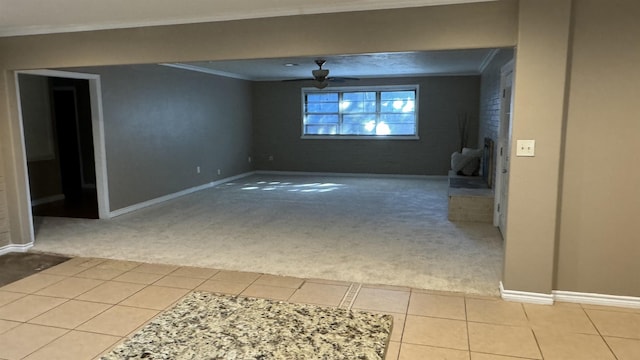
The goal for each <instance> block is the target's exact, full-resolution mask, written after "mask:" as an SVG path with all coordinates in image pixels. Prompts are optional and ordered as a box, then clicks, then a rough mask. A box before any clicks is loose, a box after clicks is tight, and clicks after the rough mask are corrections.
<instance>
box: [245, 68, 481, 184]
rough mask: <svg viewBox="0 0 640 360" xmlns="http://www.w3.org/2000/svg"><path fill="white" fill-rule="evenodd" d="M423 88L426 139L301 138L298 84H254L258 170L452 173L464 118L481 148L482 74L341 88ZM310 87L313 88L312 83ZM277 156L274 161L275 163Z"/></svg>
mask: <svg viewBox="0 0 640 360" xmlns="http://www.w3.org/2000/svg"><path fill="white" fill-rule="evenodd" d="M392 84H393V85H396V84H419V86H420V90H419V91H420V98H419V104H418V106H419V110H418V111H419V127H418V129H419V136H420V140H364V139H363V140H341V139H336V140H320V139H300V135H301V127H302V125H301V121H302V120H301V119H302V105H301V101H302V100H301V87H302V86H304V85H305V84H304V83H297V82H257V83H254V84H253V112H254V114H253V131H254V133H253V136H254V141H253V146H254V147H253V154H254V157H255V166H256V169H258V170H280V171H319V172H346V173H371V174H416V175H418V174H420V175H446V174H447V171H448V170H449V168H450V159H451V153H452V152H454V151H456V150H457V147H458V142H459V141H458V130H457V128H458V114H460V113H464V112H466V113H468V114H469V115H470V118H471V120H472V121H471V123H470V134H469V141H470V143H469V145H470V146H472V147H475V146H477V143H476V139H477V137H478V133H477V127H478V123H477V119H478V108H479V103H478V99H479V96H480V77H479V76H442V77H421V78H396V79H390V78H389V79H362V80H360V81H353V82H351V83H346V84H344V85H342V84H341V86H369V85H392ZM307 86H308V85H307ZM269 156H273V161H269Z"/></svg>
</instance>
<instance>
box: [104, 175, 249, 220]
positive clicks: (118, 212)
mask: <svg viewBox="0 0 640 360" xmlns="http://www.w3.org/2000/svg"><path fill="white" fill-rule="evenodd" d="M253 174H254V172H253V171H250V172H246V173H242V174H238V175H235V176H230V177H228V178H224V179H220V180H216V181H212V182H210V183H207V184H203V185H199V186H195V187H192V188H189V189H185V190H182V191H178V192H175V193H173V194H168V195H164V196H161V197H158V198H155V199H151V200H147V201H145V202H141V203H138V204H134V205H131V206H127V207H125V208H122V209H118V210H114V211H111V212H110V213H109V217H110V218H113V217H116V216H120V215H124V214H127V213H130V212H133V211H136V210H140V209H143V208H146V207H149V206H152V205H156V204H160V203H163V202H165V201H169V200H173V199H176V198H179V197H181V196H185V195H189V194H191V193H194V192H196V191H201V190H205V189H209V188H212V187H214V186H218V185H220V184H224V183H228V182H230V181H234V180H237V179H241V178H244V177H247V176H250V175H253Z"/></svg>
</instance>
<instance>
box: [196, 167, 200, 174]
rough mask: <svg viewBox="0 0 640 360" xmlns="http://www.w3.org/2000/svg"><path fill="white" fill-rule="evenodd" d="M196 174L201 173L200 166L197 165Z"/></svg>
mask: <svg viewBox="0 0 640 360" xmlns="http://www.w3.org/2000/svg"><path fill="white" fill-rule="evenodd" d="M196 174H200V166H196Z"/></svg>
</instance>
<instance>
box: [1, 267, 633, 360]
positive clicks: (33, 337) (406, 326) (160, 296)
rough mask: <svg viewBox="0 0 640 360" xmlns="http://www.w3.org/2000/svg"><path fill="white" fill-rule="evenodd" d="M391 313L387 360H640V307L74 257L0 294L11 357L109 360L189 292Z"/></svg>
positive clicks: (6, 354) (4, 342)
mask: <svg viewBox="0 0 640 360" xmlns="http://www.w3.org/2000/svg"><path fill="white" fill-rule="evenodd" d="M194 289H197V290H207V291H212V292H220V293H227V294H242V295H246V296H253V297H266V298H272V299H278V300H288V301H292V302H302V303H312V304H319V305H326V306H339V307H343V308H353V309H362V310H369V311H374V312H384V313H389V314H392V315H393V316H394V330H393V333H392V336H391V342H390V345H389V348H388V351H387V359H393V360H397V359H402V360H409V359H449V360H455V359H465V360H509V359H513V360H516V359H520V360H522V359H547V360H556V359H558V360H572V359H580V360H586V359H598V360H606V359H617V360H630V359H640V309H624V308H609V307H601V306H587V305H578V304H556V305H554V306H542V305H530V304H520V303H512V302H505V301H502V300H500V299H497V298H487V297H475V296H463V295H460V294H450V293H437V292H430V291H424V290H417V289H410V288H400V287H389V286H370V285H362V284H355V283H344V282H335V281H326V280H317V279H297V278H290V277H278V276H272V275H263V274H256V273H243V272H234V271H223V270H214V269H202V268H189V267H177V266H169V265H160V264H142V263H135V262H128V261H115V260H104V259H88V258H74V259H71V260H69V261H67V262H65V263H62V264H60V265H57V266H55V267H52V268H49V269H47V270H45V271H42V272H40V273H38V274H35V275H32V276H29V277H27V278H24V279H22V280H19V281H17V282H14V283H11V284H8V285H6V286H4V287H1V288H0V359H3V360H5V359H6V360H9V359H11V360H13V359H29V360H34V359H47V360H55V359H64V360H74V359H82V360H92V359H98V358H99V357H100V355H101V354H103V353H105V352H107V351H108V350H109V349H110V348H112V347H113V346H114V345H115V344H117V343H118V342H120V341H121V340H123V339H124V338H125V337H127V336H128V335H129V334H131V333H132V332H135V331H136V330H137V329H139V328H140V327H141V326H143V325H144V324H145V323H146V322H148V321H149V320H150V319H152V318H153V317H154V316H156V315H158V314H159V313H160V312H162V311H163V310H165V309H167V308H168V307H170V306H171V305H172V304H174V303H175V302H176V301H178V300H179V299H180V298H182V297H183V296H184V295H185V294H187V293H188V292H190V291H192V290H194Z"/></svg>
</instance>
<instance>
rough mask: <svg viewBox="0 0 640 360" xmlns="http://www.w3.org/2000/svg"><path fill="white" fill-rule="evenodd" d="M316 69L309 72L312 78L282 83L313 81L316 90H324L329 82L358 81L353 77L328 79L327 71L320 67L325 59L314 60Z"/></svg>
mask: <svg viewBox="0 0 640 360" xmlns="http://www.w3.org/2000/svg"><path fill="white" fill-rule="evenodd" d="M314 62H315V63H316V65H318V68H317V69H315V70H312V71H311V75H312V76H313V78H304V79H289V80H284V81H309V80H311V81H313V86H315V87H316V88H318V89H324V88H326V87H327V86H328V85H329V82H345V81H347V80H360V79H358V78H354V77H334V76H332V77H330V76H329V69H323V68H322V66H323V65H324V64H325V63H326V62H327V61H326V60H325V59H316V60H315V61H314Z"/></svg>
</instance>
